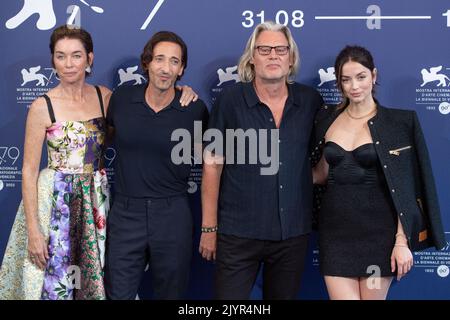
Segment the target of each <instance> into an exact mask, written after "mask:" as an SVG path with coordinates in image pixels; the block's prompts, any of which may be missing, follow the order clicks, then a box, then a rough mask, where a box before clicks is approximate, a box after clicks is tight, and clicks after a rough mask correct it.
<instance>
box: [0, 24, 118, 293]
mask: <svg viewBox="0 0 450 320" xmlns="http://www.w3.org/2000/svg"><path fill="white" fill-rule="evenodd" d="M50 51H51V54H52V63H53V66H54V68H55V69H56V72H57V74H58V77H59V79H60V83H59V85H58V86H57V87H55V88H54V89H52V90H50V91H49V92H48V93H47V94H46V95H44V96H43V97H40V98H38V99H36V100H35V101H34V102H33V104H32V105H31V107H30V109H29V112H28V116H27V124H26V134H25V146H24V161H23V169H22V177H23V182H22V183H23V184H22V196H23V201H22V203H21V204H20V207H19V210H18V212H17V216H16V220H15V222H14V225H13V228H12V231H11V235H10V238H9V241H8V246H7V248H6V253H5V256H4V258H3V264H2V266H1V270H0V299H45V300H47V299H49V300H56V299H104V298H105V290H104V285H103V265H104V253H105V235H106V216H107V213H108V210H109V191H108V186H107V176H106V173H105V170H104V169H103V168H102V161H101V160H102V158H103V152H104V140H105V130H106V123H105V117H104V116H105V112H106V110H105V108H104V107H105V106H107V105H108V101H107V100H108V99H109V96H110V91H109V90H108V89H107V88H105V87H97V86H96V87H94V86H92V85H89V84H87V83H86V82H85V77H86V75H88V74H89V73H90V72H91V65H92V62H93V58H94V55H93V44H92V39H91V36H90V35H89V33H88V32H86V31H85V30H83V29H77V28H73V27H67V26H61V27H59V28H57V29H55V30H54V32H53V34H52V36H51V39H50ZM45 140H46V142H47V151H48V167H47V168H45V169H44V170H42V171H41V172H40V173H39V164H40V161H41V154H42V145H43V143H44V141H45Z"/></svg>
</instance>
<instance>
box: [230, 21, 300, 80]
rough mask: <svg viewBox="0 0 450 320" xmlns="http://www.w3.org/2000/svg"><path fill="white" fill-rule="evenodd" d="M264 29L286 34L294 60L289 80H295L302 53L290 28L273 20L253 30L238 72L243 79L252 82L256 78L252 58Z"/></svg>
mask: <svg viewBox="0 0 450 320" xmlns="http://www.w3.org/2000/svg"><path fill="white" fill-rule="evenodd" d="M263 31H277V32H282V33H283V34H284V35H285V37H286V39H287V41H288V45H289V57H290V59H291V61H292V65H291V66H290V67H289V74H288V77H287V82H288V83H291V82H293V81H294V80H293V78H294V77H295V75H296V74H297V71H298V68H299V66H300V54H299V51H298V47H297V44H296V43H295V40H294V38H293V37H292V34H291V31H290V30H289V28H288V27H286V26H284V25H282V24H277V23H275V22H273V21H266V22H264V23H261V24H259V25H258V26H256V28H255V30H253V33H252V35H251V36H250V38H249V39H248V41H247V45H246V46H245V51H244V53H243V54H242V56H241V58H240V59H239V65H238V73H239V77H240V78H241V81H242V82H251V81H253V79H255V69H254V67H253V64H251V63H250V60H251V59H252V57H253V55H254V53H255V42H256V39H257V38H258V36H259V35H260V34H261V32H263Z"/></svg>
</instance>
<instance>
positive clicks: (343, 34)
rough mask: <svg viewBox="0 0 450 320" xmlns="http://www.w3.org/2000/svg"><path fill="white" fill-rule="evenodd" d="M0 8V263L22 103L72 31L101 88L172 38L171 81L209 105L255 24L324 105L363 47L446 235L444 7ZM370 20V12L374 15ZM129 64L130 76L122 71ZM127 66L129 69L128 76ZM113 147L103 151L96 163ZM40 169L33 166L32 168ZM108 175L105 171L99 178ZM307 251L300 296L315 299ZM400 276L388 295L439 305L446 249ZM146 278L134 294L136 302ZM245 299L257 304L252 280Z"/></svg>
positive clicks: (10, 215)
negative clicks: (423, 152)
mask: <svg viewBox="0 0 450 320" xmlns="http://www.w3.org/2000/svg"><path fill="white" fill-rule="evenodd" d="M1 5H2V10H1V11H0V37H1V44H2V45H1V47H0V50H1V51H0V52H1V57H2V59H1V61H0V97H1V105H0V115H1V116H0V257H3V254H4V250H5V247H6V243H7V241H8V237H9V233H10V229H11V226H12V223H13V220H14V217H15V212H16V210H17V206H18V204H19V201H20V197H21V166H22V159H23V139H24V125H25V118H26V113H27V107H28V106H29V105H30V103H31V102H32V100H33V99H34V98H35V97H37V96H39V95H41V94H43V93H45V92H46V91H47V90H49V89H50V88H52V87H54V86H55V85H57V84H58V79H57V77H56V75H55V74H54V72H53V69H52V68H51V61H50V54H49V49H48V42H49V37H50V34H51V31H52V29H53V28H54V27H55V26H59V25H61V24H64V23H66V22H69V23H72V24H78V25H81V26H82V27H83V28H85V29H87V30H88V31H89V32H90V33H91V34H92V36H93V39H94V52H95V62H94V68H93V75H92V77H90V78H89V80H88V81H89V82H91V83H95V84H103V85H106V86H108V87H109V88H111V89H114V88H116V87H117V86H118V85H133V84H135V83H139V82H141V81H143V79H142V77H140V76H139V72H142V70H141V69H140V67H139V68H133V67H135V66H139V55H140V53H141V50H142V48H143V46H144V44H145V43H146V42H147V40H148V39H149V38H150V36H151V35H152V34H153V33H154V32H156V31H159V30H163V29H165V30H171V31H174V32H176V33H178V34H179V35H180V36H181V37H182V38H183V39H184V40H185V41H186V43H187V45H188V48H189V62H188V66H187V69H186V73H185V75H184V77H183V79H182V81H181V82H182V83H184V84H189V85H190V86H192V87H193V88H194V89H195V90H196V91H197V92H198V93H199V94H200V97H201V98H202V99H203V100H204V101H205V102H206V103H207V104H208V106H209V107H211V105H212V102H213V101H214V99H215V97H216V96H217V94H218V93H219V92H220V91H221V89H222V88H223V87H224V86H226V85H228V84H230V83H233V82H235V81H238V79H237V77H236V71H235V69H234V68H233V67H234V66H236V64H237V60H238V58H239V56H240V54H241V53H242V51H243V49H244V46H245V43H246V41H247V39H248V37H249V35H250V34H251V32H252V30H253V27H254V26H255V25H256V24H258V23H260V22H262V21H265V20H275V21H277V22H279V23H283V24H287V25H288V26H289V27H290V28H291V31H292V32H293V35H294V38H295V39H296V41H297V43H298V45H299V47H300V54H301V67H300V72H299V75H298V77H297V80H298V81H300V82H303V83H305V84H308V85H311V86H313V87H316V88H317V89H318V90H319V91H320V93H321V94H322V95H323V97H324V99H325V101H326V102H329V103H333V102H337V101H339V94H338V92H337V90H336V86H335V81H334V78H333V70H332V69H330V68H331V67H332V65H333V63H334V57H335V56H336V54H337V53H338V52H339V50H340V49H341V48H342V47H343V46H345V45H346V44H360V45H363V46H366V47H367V48H368V49H369V50H370V51H371V52H372V53H373V55H374V57H375V63H376V65H377V67H378V70H379V72H378V75H379V78H378V82H379V84H380V85H379V87H378V88H377V98H378V99H379V100H380V102H381V103H382V104H384V105H386V106H391V107H397V108H405V109H414V110H416V111H417V113H418V115H419V118H420V120H421V123H422V127H423V130H424V133H425V137H426V140H427V143H428V147H429V151H430V156H431V160H432V165H433V170H434V175H435V178H436V183H437V189H438V194H439V200H440V204H441V209H442V215H443V218H444V227H445V230H446V234H447V239H449V238H448V235H449V233H450V232H449V231H450V198H449V197H448V193H449V190H450V170H449V169H448V166H449V163H450V115H449V113H450V54H449V52H450V41H449V40H450V2H449V1H448V0H434V1H422V0H408V1H407V0H404V1H400V0H395V1H381V0H379V1H374V0H371V1H366V0H358V1H354V0H333V1H332V0H315V1H301V0H278V1H267V0H266V1H263V0H239V1H238V0H227V1H226V0H152V1H150V0H133V1H119V0H108V1H106V0H86V1H84V0H58V1H53V0H21V1H14V0H8V1H2V4H1ZM374 16H376V17H375V18H374ZM128 68H130V69H128ZM135 69H136V70H135ZM114 154H115V152H114V149H113V148H110V149H109V150H108V153H107V157H108V164H111V162H112V161H113V159H114ZM42 165H45V161H43V162H42ZM200 173H201V170H200V168H196V169H195V170H194V172H193V174H192V177H191V182H190V185H191V188H190V193H191V200H192V201H191V202H192V207H193V212H194V216H195V220H196V222H197V224H196V226H197V228H196V243H195V248H194V258H193V264H192V276H191V285H190V292H189V297H190V298H193V299H208V298H210V297H211V293H212V271H213V265H212V264H211V263H207V262H205V261H202V259H201V258H200V256H199V255H198V254H197V245H198V238H199V230H198V229H199V225H200V216H201V213H200V207H199V196H200V194H199V188H198V187H199V184H200V183H201V177H200V175H199V174H200ZM109 174H110V176H111V178H113V172H112V171H111V170H109ZM312 239H313V241H311V243H310V250H309V253H308V259H307V266H306V274H305V277H304V282H303V286H302V289H301V293H300V296H299V297H300V298H303V299H326V298H327V294H326V290H325V287H324V283H323V280H322V278H321V276H320V274H319V272H318V266H317V257H318V252H317V244H316V241H315V234H313V237H312ZM414 260H415V266H414V268H413V270H412V271H411V272H410V274H408V276H407V277H406V278H404V279H402V280H401V281H400V282H398V283H397V282H394V284H393V286H392V288H391V291H390V293H389V295H388V298H389V299H448V298H449V297H450V282H449V281H450V280H449V279H450V277H449V267H450V250H449V246H447V247H446V248H445V249H444V250H443V251H439V252H436V251H433V250H428V251H424V252H419V253H415V254H414ZM149 281H150V280H149V277H148V275H147V276H146V277H145V279H144V282H143V285H142V288H141V292H140V297H141V298H147V297H149V296H150V292H149ZM253 297H254V298H259V297H260V290H259V287H258V284H257V285H256V286H255V289H254V291H253Z"/></svg>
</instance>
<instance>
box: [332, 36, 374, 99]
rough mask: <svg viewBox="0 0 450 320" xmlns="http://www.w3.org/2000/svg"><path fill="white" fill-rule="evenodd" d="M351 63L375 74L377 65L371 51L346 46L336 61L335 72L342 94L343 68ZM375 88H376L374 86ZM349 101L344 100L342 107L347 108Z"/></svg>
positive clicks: (355, 46) (359, 47) (354, 46)
mask: <svg viewBox="0 0 450 320" xmlns="http://www.w3.org/2000/svg"><path fill="white" fill-rule="evenodd" d="M349 61H353V62H357V63H359V64H361V65H363V66H364V67H366V68H367V69H369V70H370V72H372V73H373V71H374V70H375V63H374V62H373V57H372V54H371V53H370V51H369V50H367V49H366V48H364V47H361V46H357V45H353V46H346V47H345V48H344V49H342V50H341V52H339V54H338V55H337V57H336V61H335V62H334V72H335V73H336V84H337V87H338V88H339V90H340V91H341V93H342V85H341V81H342V67H343V66H344V64H346V63H347V62H349ZM374 88H375V86H374ZM374 93H375V90H374V89H372V94H374ZM347 100H348V99H344V101H343V103H342V105H341V106H343V107H344V106H347V104H348V101H347Z"/></svg>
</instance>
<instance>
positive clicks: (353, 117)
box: [345, 106, 377, 120]
mask: <svg viewBox="0 0 450 320" xmlns="http://www.w3.org/2000/svg"><path fill="white" fill-rule="evenodd" d="M345 111H346V112H347V114H348V116H349V117H350V118H352V119H355V120H359V119H363V118H366V117H368V116H370V115H372V114H374V113H375V112H377V107H376V106H375V108H374V109H373V110H372V111H370V112H369V113H368V114H365V115H363V116H360V117H355V116H354V115H352V114H351V113H350V111H349V110H348V107H347V108H345Z"/></svg>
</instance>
